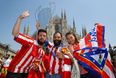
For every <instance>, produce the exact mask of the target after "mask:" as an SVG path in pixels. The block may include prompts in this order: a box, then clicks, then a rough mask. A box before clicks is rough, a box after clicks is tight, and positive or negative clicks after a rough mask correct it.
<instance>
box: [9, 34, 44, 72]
mask: <svg viewBox="0 0 116 78" xmlns="http://www.w3.org/2000/svg"><path fill="white" fill-rule="evenodd" d="M15 41H16V42H18V43H20V44H22V47H21V49H20V50H19V51H18V52H17V54H16V56H15V57H14V58H13V60H12V61H11V63H10V66H9V68H8V71H9V72H13V73H27V72H28V70H29V68H30V66H31V64H32V62H33V60H34V57H35V56H36V55H38V53H39V54H40V55H41V54H42V53H43V52H44V51H43V50H42V48H39V46H38V43H37V42H36V41H35V40H34V39H33V38H31V37H29V36H26V35H24V34H21V33H19V35H18V36H17V37H15Z"/></svg>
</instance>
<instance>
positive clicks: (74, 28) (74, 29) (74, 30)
mask: <svg viewBox="0 0 116 78" xmlns="http://www.w3.org/2000/svg"><path fill="white" fill-rule="evenodd" d="M73 32H74V33H76V27H75V20H74V19H73Z"/></svg>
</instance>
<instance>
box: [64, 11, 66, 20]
mask: <svg viewBox="0 0 116 78" xmlns="http://www.w3.org/2000/svg"><path fill="white" fill-rule="evenodd" d="M64 19H65V20H66V11H64Z"/></svg>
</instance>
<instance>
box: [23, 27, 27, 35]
mask: <svg viewBox="0 0 116 78" xmlns="http://www.w3.org/2000/svg"><path fill="white" fill-rule="evenodd" d="M26 31H27V29H26V27H24V29H23V34H25V35H26Z"/></svg>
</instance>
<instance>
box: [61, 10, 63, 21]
mask: <svg viewBox="0 0 116 78" xmlns="http://www.w3.org/2000/svg"><path fill="white" fill-rule="evenodd" d="M61 19H63V11H61Z"/></svg>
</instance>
